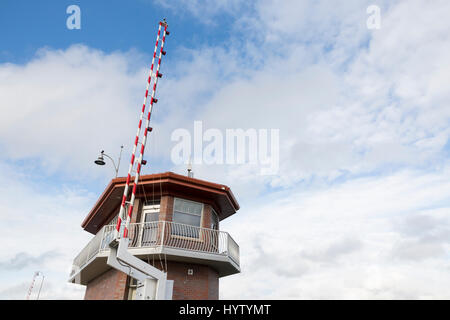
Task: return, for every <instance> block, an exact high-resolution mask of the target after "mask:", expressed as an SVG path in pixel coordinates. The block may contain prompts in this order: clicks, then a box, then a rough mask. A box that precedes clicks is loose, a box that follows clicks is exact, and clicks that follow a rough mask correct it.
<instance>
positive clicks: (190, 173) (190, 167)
mask: <svg viewBox="0 0 450 320" xmlns="http://www.w3.org/2000/svg"><path fill="white" fill-rule="evenodd" d="M187 171H188V177H189V178H193V177H194V172H192V164H191V157H189V162H188V165H187Z"/></svg>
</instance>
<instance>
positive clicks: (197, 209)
mask: <svg viewBox="0 0 450 320" xmlns="http://www.w3.org/2000/svg"><path fill="white" fill-rule="evenodd" d="M202 208H203V204H202V203H198V202H192V201H186V200H183V199H179V198H175V203H174V208H173V209H174V211H178V212H184V213H190V214H195V215H199V216H200V215H201V214H202Z"/></svg>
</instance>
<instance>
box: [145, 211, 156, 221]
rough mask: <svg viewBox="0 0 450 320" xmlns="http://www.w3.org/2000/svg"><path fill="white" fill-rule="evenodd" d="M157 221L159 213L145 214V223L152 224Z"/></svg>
mask: <svg viewBox="0 0 450 320" xmlns="http://www.w3.org/2000/svg"><path fill="white" fill-rule="evenodd" d="M158 220H159V212H147V213H146V214H145V222H153V221H158Z"/></svg>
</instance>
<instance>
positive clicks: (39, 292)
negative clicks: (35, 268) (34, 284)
mask: <svg viewBox="0 0 450 320" xmlns="http://www.w3.org/2000/svg"><path fill="white" fill-rule="evenodd" d="M41 275H42V281H41V285H40V287H39V291H38V295H37V299H36V300H39V295H40V294H41V289H42V284H43V283H44V278H45V276H44V274H43V273H42V272H41Z"/></svg>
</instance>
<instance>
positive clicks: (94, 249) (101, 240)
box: [73, 221, 239, 269]
mask: <svg viewBox="0 0 450 320" xmlns="http://www.w3.org/2000/svg"><path fill="white" fill-rule="evenodd" d="M114 228H115V225H112V224H111V225H106V226H104V227H103V228H102V229H101V230H100V231H99V232H98V233H97V234H96V235H95V236H94V238H92V240H91V241H89V243H88V244H87V245H86V246H85V247H84V249H83V250H81V252H80V253H79V254H78V256H77V257H76V258H75V259H74V261H73V264H74V266H76V267H77V268H78V269H81V268H82V267H83V266H84V265H86V264H87V263H88V262H89V261H90V260H91V259H92V258H93V257H94V256H96V255H97V254H98V253H99V252H101V251H106V250H109V248H108V243H109V242H110V241H111V239H112V237H113V236H114ZM128 237H129V238H130V242H129V245H128V247H129V248H156V247H167V248H175V249H182V250H187V251H194V252H200V253H210V254H215V255H221V256H228V257H230V258H231V259H232V260H233V261H234V262H235V263H236V264H237V265H239V246H238V244H237V243H236V242H235V241H234V240H233V238H232V237H231V236H230V235H229V234H228V232H224V231H219V230H214V229H208V228H200V227H194V226H190V225H186V224H180V223H174V222H169V221H156V222H145V223H130V227H129V232H128Z"/></svg>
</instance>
